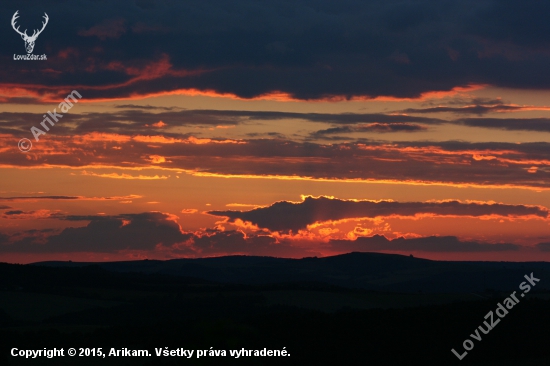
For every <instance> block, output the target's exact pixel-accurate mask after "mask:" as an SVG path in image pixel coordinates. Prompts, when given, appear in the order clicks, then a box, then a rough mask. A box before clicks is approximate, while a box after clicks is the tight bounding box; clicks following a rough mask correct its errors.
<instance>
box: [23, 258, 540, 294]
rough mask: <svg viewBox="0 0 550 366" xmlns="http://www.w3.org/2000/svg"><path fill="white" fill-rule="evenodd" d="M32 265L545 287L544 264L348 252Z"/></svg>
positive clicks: (216, 278)
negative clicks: (529, 277) (526, 281)
mask: <svg viewBox="0 0 550 366" xmlns="http://www.w3.org/2000/svg"><path fill="white" fill-rule="evenodd" d="M33 265H35V266H48V267H60V268H62V267H84V266H89V265H94V266H98V267H100V268H102V269H105V270H108V271H113V272H121V273H125V272H126V273H130V272H131V273H144V274H159V275H170V276H179V277H186V278H196V279H202V280H207V281H213V282H219V283H233V284H274V283H293V282H294V283H296V282H319V283H325V284H330V285H337V286H341V287H346V288H361V289H367V290H377V291H394V292H419V291H420V292H428V293H461V292H483V291H486V290H491V291H509V290H513V289H516V288H517V286H518V285H519V283H520V282H521V279H522V278H523V276H524V275H525V274H528V273H531V272H534V273H535V274H536V276H538V278H541V279H544V280H542V281H541V283H540V286H539V287H537V290H539V291H540V290H542V289H549V288H550V263H546V262H451V261H432V260H427V259H421V258H414V257H409V256H403V255H397V254H381V253H349V254H342V255H337V256H332V257H323V258H315V257H313V258H303V259H287V258H272V257H253V256H228V257H216V258H198V259H173V260H167V261H158V260H141V261H128V262H104V263H77V262H40V263H35V264H33Z"/></svg>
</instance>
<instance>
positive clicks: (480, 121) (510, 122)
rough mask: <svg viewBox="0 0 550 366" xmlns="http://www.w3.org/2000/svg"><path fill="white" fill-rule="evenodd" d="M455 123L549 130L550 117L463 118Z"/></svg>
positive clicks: (527, 129) (525, 129) (509, 128)
mask: <svg viewBox="0 0 550 366" xmlns="http://www.w3.org/2000/svg"><path fill="white" fill-rule="evenodd" d="M455 123H458V124H462V125H464V126H469V127H483V128H498V129H502V130H512V131H521V130H523V131H540V132H550V118H463V119H459V120H456V121H455Z"/></svg>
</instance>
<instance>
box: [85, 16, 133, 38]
mask: <svg viewBox="0 0 550 366" xmlns="http://www.w3.org/2000/svg"><path fill="white" fill-rule="evenodd" d="M124 23H125V21H124V19H108V20H105V21H103V22H102V23H100V24H97V25H94V26H93V27H91V28H90V29H87V30H81V31H79V32H78V35H80V36H84V37H90V36H96V37H98V38H99V39H101V40H102V41H104V40H105V39H107V38H119V37H120V36H121V35H122V34H124V33H126V27H125V26H124Z"/></svg>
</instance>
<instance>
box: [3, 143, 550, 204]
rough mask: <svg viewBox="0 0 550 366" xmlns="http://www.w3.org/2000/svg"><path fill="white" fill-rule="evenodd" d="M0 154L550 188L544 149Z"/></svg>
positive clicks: (71, 146) (10, 148)
mask: <svg viewBox="0 0 550 366" xmlns="http://www.w3.org/2000/svg"><path fill="white" fill-rule="evenodd" d="M0 151H2V154H0V165H3V166H6V167H7V166H9V167H19V168H28V167H52V166H58V167H72V168H81V169H89V167H90V166H92V165H93V166H94V168H96V169H100V168H108V169H115V168H117V167H118V168H121V169H143V168H153V169H163V170H173V171H185V172H187V173H189V174H193V175H196V176H222V177H243V178H253V177H257V178H267V179H303V180H354V181H379V182H388V181H390V182H406V183H409V184H444V185H453V186H461V187H462V186H485V187H518V188H525V189H533V190H540V189H546V188H550V169H549V167H550V153H549V152H550V143H547V142H532V143H521V144H516V143H506V142H477V143H470V142H464V141H441V142H433V141H396V142H392V143H388V142H384V141H377V140H372V139H366V138H358V139H356V141H355V142H346V143H331V144H319V143H312V142H296V141H292V140H284V139H246V140H245V139H235V140H229V139H225V138H223V139H222V138H197V137H194V136H190V135H189V136H187V137H185V138H182V137H181V136H180V135H179V136H175V137H172V136H170V135H166V134H162V135H157V134H138V135H125V134H118V133H98V132H91V133H86V134H76V135H67V136H59V135H57V134H56V135H48V137H47V139H44V141H42V140H41V141H40V142H39V143H36V144H34V145H33V150H31V152H29V153H27V154H21V152H20V151H19V149H17V139H16V138H15V137H8V136H7V135H0ZM92 152H93V153H92ZM152 157H155V158H154V159H153V158H152ZM163 159H164V160H163ZM535 168H537V169H535ZM127 199H131V198H127Z"/></svg>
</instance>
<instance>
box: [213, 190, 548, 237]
mask: <svg viewBox="0 0 550 366" xmlns="http://www.w3.org/2000/svg"><path fill="white" fill-rule="evenodd" d="M207 213H208V214H210V215H214V216H224V217H228V218H229V222H235V220H237V219H240V220H242V221H249V222H251V223H253V224H255V225H257V226H259V227H260V228H266V229H269V230H271V231H282V232H289V231H293V232H297V231H298V230H303V229H306V228H307V226H308V225H311V224H314V223H317V222H325V221H336V220H342V219H350V218H374V217H388V216H409V217H410V216H415V215H421V214H427V215H434V216H464V217H482V216H497V217H538V218H544V219H545V218H547V217H548V209H547V208H545V207H541V206H525V205H506V204H500V203H480V202H470V203H468V202H466V203H465V202H460V201H442V202H394V201H357V200H341V199H336V198H328V197H323V196H321V197H317V198H315V197H311V196H307V197H305V198H303V200H302V202H297V203H296V202H288V201H279V202H275V203H274V204H272V205H270V206H268V207H261V208H255V209H253V210H250V211H208V212H207Z"/></svg>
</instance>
